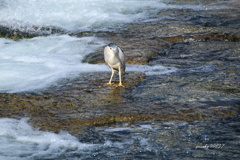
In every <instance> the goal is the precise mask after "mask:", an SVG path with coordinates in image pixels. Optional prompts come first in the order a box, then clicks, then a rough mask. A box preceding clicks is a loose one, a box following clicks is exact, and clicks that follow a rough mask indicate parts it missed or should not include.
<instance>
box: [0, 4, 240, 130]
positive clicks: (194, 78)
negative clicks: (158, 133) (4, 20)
mask: <svg viewBox="0 0 240 160" xmlns="http://www.w3.org/2000/svg"><path fill="white" fill-rule="evenodd" d="M203 3H204V2H203ZM226 6H227V7H234V8H222V9H218V10H206V11H196V10H191V9H179V10H178V9H168V10H163V11H160V12H159V13H158V15H157V16H156V17H154V19H151V20H149V21H145V22H141V23H131V24H127V25H125V26H124V27H122V28H120V29H118V30H116V31H102V32H84V33H83V32H81V33H70V35H75V36H79V37H81V36H86V35H94V36H96V37H101V38H103V39H105V40H107V41H111V42H115V43H117V44H118V45H119V46H121V47H122V48H123V49H124V51H125V54H126V56H127V58H126V60H127V63H128V64H141V65H150V66H151V65H158V64H159V65H163V66H166V67H176V68H177V71H176V72H174V73H170V74H162V75H145V74H144V73H142V72H130V71H127V73H126V74H125V75H124V79H123V84H124V85H125V87H124V88H123V87H117V85H114V86H108V85H106V83H107V82H108V79H109V77H110V71H109V72H103V73H84V74H81V75H79V76H78V77H77V78H75V79H62V80H61V81H59V82H58V85H54V86H52V87H50V88H47V89H44V90H38V91H36V92H23V93H1V94H0V117H11V118H21V117H30V121H31V123H32V124H33V125H34V126H37V127H40V128H41V129H42V130H48V131H55V132H59V131H61V130H64V131H69V132H70V133H72V134H74V135H78V134H79V133H80V131H81V128H83V126H99V125H104V124H112V123H118V122H132V121H145V120H150V121H154V120H159V119H162V120H181V121H188V122H189V121H195V120H200V121H202V120H211V119H221V118H226V117H230V116H236V115H238V114H239V106H240V81H239V77H240V75H239V74H240V67H239V64H240V31H239V28H240V19H239V15H240V10H239V8H240V4H239V2H233V3H226ZM237 6H238V7H237ZM163 16H166V18H164V19H161V17H163ZM46 30H47V31H48V32H46V34H52V33H60V34H66V33H64V31H59V30H57V29H54V30H51V31H50V30H48V29H46ZM0 32H1V35H2V36H4V37H9V38H14V39H18V38H22V37H25V36H24V35H26V37H33V36H37V33H34V34H31V33H23V32H20V31H13V30H11V29H9V28H4V27H2V28H1V31H0ZM84 62H85V63H92V64H97V63H104V61H103V48H99V49H98V50H97V51H96V52H95V53H91V54H89V55H88V56H86V57H85V59H84ZM114 81H115V84H117V83H118V79H117V76H116V77H115V78H114Z"/></svg>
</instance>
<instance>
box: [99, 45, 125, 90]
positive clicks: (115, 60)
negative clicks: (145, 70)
mask: <svg viewBox="0 0 240 160" xmlns="http://www.w3.org/2000/svg"><path fill="white" fill-rule="evenodd" d="M104 60H105V62H106V63H107V64H108V66H109V67H110V68H111V70H112V75H111V78H110V80H109V82H108V84H109V85H112V78H113V75H114V70H117V71H118V73H119V86H123V85H122V77H121V76H122V73H124V72H125V68H126V64H125V55H124V53H123V51H122V49H121V48H120V47H118V46H117V45H116V44H115V43H109V44H108V45H107V46H106V47H105V48H104Z"/></svg>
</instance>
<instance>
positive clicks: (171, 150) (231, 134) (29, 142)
mask: <svg viewBox="0 0 240 160" xmlns="http://www.w3.org/2000/svg"><path fill="white" fill-rule="evenodd" d="M239 118H240V117H232V118H228V119H223V120H220V121H211V122H209V121H206V122H204V123H202V122H193V123H187V122H180V121H155V122H142V123H137V124H135V123H133V124H128V123H124V124H118V125H112V126H103V127H89V128H87V129H86V130H85V133H84V134H82V135H81V136H79V137H78V138H77V137H73V136H71V135H70V134H68V133H65V132H62V133H59V134H55V133H52V132H44V131H39V130H38V129H36V128H33V127H31V126H30V125H29V124H28V122H27V120H28V119H27V118H23V119H21V120H16V119H9V118H2V119H0V127H1V130H0V142H1V145H0V159H1V160H15V159H17V160H21V159H23V160H28V159H39V160H40V159H41V160H44V159H49V160H51V159H69V160H78V159H164V160H166V159H183V160H188V159H224V160H226V159H229V160H230V159H231V160H237V159H238V158H239V155H240V152H239V142H240V138H239V131H240V130H239V129H240V128H239V120H240V119H239Z"/></svg>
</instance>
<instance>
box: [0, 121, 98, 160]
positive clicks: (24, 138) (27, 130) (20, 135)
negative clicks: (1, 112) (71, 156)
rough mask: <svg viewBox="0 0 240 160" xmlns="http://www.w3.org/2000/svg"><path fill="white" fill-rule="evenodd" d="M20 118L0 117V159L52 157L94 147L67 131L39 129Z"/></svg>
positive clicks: (21, 159)
mask: <svg viewBox="0 0 240 160" xmlns="http://www.w3.org/2000/svg"><path fill="white" fill-rule="evenodd" d="M27 121H28V118H23V119H21V120H16V119H10V118H0V128H1V130H0V159H1V160H28V159H53V158H56V157H59V156H61V155H62V154H65V153H66V152H68V153H71V151H75V152H79V151H82V150H84V149H87V148H91V147H94V145H93V144H85V143H81V142H79V141H78V139H77V138H76V137H73V136H71V135H70V134H69V133H66V132H62V133H59V134H55V133H52V132H44V131H39V130H38V129H36V128H33V127H32V126H31V125H29V124H28V122H27Z"/></svg>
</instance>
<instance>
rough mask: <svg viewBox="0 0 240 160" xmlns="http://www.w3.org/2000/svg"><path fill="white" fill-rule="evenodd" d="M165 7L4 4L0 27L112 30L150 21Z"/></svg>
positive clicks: (18, 0) (71, 1)
mask: <svg viewBox="0 0 240 160" xmlns="http://www.w3.org/2000/svg"><path fill="white" fill-rule="evenodd" d="M165 6H166V5H165V4H164V3H162V2H161V1H159V0H149V1H143V0H131V1H129V0H104V1H103V0H2V1H0V24H1V25H4V26H8V27H9V26H11V27H12V28H14V29H19V30H22V31H37V30H38V29H39V28H41V27H55V28H61V29H63V30H66V31H78V30H106V29H108V30H109V29H113V28H114V27H116V26H119V25H120V24H124V23H128V22H132V21H134V20H136V19H139V18H146V17H148V16H149V15H152V14H155V13H156V9H157V8H163V7H165Z"/></svg>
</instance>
